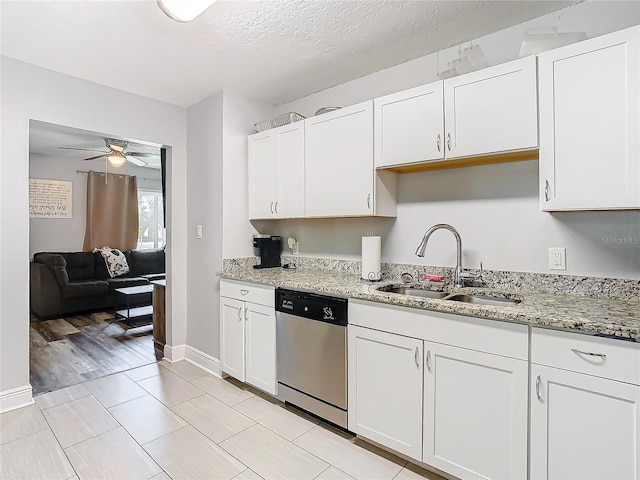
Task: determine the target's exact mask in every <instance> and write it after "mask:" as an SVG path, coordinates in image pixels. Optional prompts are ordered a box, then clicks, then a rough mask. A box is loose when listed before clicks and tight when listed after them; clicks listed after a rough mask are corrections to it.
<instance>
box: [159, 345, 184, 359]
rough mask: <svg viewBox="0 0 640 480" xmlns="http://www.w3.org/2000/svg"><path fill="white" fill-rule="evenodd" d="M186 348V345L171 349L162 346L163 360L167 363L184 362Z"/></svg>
mask: <svg viewBox="0 0 640 480" xmlns="http://www.w3.org/2000/svg"><path fill="white" fill-rule="evenodd" d="M186 350H187V346H186V345H178V346H176V347H172V346H171V345H165V346H164V359H165V360H168V361H169V362H171V363H173V362H179V361H180V360H184V356H185V354H186Z"/></svg>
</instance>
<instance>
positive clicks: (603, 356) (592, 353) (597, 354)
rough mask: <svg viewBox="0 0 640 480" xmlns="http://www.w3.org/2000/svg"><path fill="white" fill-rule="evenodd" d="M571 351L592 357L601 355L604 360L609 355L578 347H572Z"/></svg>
mask: <svg viewBox="0 0 640 480" xmlns="http://www.w3.org/2000/svg"><path fill="white" fill-rule="evenodd" d="M571 351H572V352H573V353H575V354H576V355H588V356H590V357H600V358H601V359H603V360H604V359H605V358H607V356H606V355H605V354H604V353H595V352H585V351H584V350H578V349H577V348H572V349H571Z"/></svg>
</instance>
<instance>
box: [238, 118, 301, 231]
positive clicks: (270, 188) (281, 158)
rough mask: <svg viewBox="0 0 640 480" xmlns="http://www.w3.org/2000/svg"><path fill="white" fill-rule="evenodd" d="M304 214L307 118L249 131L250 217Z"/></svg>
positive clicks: (293, 216) (278, 216)
mask: <svg viewBox="0 0 640 480" xmlns="http://www.w3.org/2000/svg"><path fill="white" fill-rule="evenodd" d="M304 215H305V195H304V122H296V123H292V124H290V125H284V126H282V127H278V128H275V129H273V130H268V131H266V132H261V133H256V134H254V135H250V136H249V218H250V219H266V218H295V217H304Z"/></svg>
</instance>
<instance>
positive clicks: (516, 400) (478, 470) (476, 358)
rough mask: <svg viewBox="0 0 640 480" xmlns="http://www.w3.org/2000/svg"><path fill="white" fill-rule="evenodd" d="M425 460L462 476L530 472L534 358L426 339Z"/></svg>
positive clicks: (519, 475)
mask: <svg viewBox="0 0 640 480" xmlns="http://www.w3.org/2000/svg"><path fill="white" fill-rule="evenodd" d="M424 350H425V372H424V375H425V381H424V427H423V429H424V452H423V459H422V461H423V462H424V463H427V464H429V465H432V466H434V467H437V468H439V469H442V470H443V471H446V472H448V473H450V474H452V475H455V476H456V477H459V478H465V479H467V478H473V479H476V478H477V479H525V478H527V399H528V393H527V392H528V390H527V387H528V362H526V361H524V360H516V359H512V358H508V357H503V356H499V355H492V354H488V353H482V352H477V351H473V350H467V349H463V348H458V347H452V346H448V345H443V344H437V343H431V342H425V343H424Z"/></svg>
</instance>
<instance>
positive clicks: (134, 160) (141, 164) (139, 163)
mask: <svg viewBox="0 0 640 480" xmlns="http://www.w3.org/2000/svg"><path fill="white" fill-rule="evenodd" d="M127 160H129V161H130V162H131V163H133V164H134V165H137V166H139V167H144V166H146V165H148V163H147V162H145V161H144V160H142V159H140V158H136V157H134V156H133V155H131V154H127Z"/></svg>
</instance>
